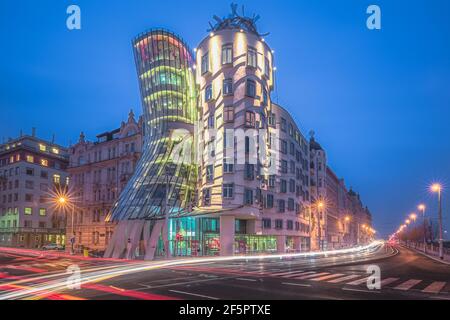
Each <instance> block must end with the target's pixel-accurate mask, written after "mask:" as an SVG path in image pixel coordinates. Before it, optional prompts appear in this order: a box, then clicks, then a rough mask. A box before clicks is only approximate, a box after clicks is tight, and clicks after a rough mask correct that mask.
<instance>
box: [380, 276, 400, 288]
mask: <svg viewBox="0 0 450 320" xmlns="http://www.w3.org/2000/svg"><path fill="white" fill-rule="evenodd" d="M397 280H398V278H386V279H383V280H381V282H380V285H381V287H382V288H383V287H384V286H387V285H388V284H391V283H392V282H395V281H397Z"/></svg>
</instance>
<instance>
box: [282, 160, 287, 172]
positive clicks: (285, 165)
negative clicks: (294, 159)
mask: <svg viewBox="0 0 450 320" xmlns="http://www.w3.org/2000/svg"><path fill="white" fill-rule="evenodd" d="M281 173H288V164H287V161H286V160H281Z"/></svg>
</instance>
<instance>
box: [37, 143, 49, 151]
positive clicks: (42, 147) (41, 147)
mask: <svg viewBox="0 0 450 320" xmlns="http://www.w3.org/2000/svg"><path fill="white" fill-rule="evenodd" d="M39 150H41V151H44V152H45V151H47V146H46V145H45V144H42V143H40V144H39Z"/></svg>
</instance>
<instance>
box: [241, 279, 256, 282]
mask: <svg viewBox="0 0 450 320" xmlns="http://www.w3.org/2000/svg"><path fill="white" fill-rule="evenodd" d="M236 280H240V281H250V282H256V281H258V280H256V279H246V278H236Z"/></svg>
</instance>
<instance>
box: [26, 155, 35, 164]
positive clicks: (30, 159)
mask: <svg viewBox="0 0 450 320" xmlns="http://www.w3.org/2000/svg"><path fill="white" fill-rule="evenodd" d="M27 162H30V163H34V157H33V156H30V155H28V156H27Z"/></svg>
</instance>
